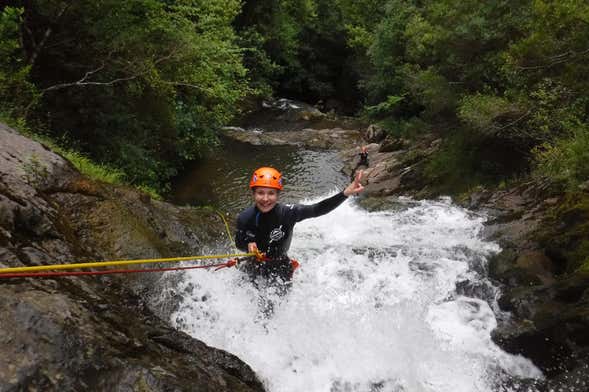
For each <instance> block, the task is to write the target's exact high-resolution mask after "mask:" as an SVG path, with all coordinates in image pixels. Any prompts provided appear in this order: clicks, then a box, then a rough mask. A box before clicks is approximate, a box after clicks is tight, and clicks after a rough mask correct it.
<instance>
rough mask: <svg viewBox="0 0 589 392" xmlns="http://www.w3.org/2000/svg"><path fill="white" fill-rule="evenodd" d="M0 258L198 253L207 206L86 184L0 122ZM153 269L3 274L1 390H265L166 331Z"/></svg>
mask: <svg viewBox="0 0 589 392" xmlns="http://www.w3.org/2000/svg"><path fill="white" fill-rule="evenodd" d="M0 141H1V143H0V266H1V267H16V266H23V265H38V264H58V263H69V262H78V261H84V260H110V259H132V258H147V257H170V256H173V255H188V254H203V253H206V252H207V248H206V246H205V244H215V242H216V241H222V242H225V241H227V239H226V238H224V237H223V235H220V234H219V233H223V226H222V222H221V221H220V219H219V217H218V216H216V215H215V214H214V213H212V212H207V211H199V210H196V209H191V208H180V207H175V206H172V205H169V204H167V203H163V202H159V201H155V200H150V199H149V198H148V197H146V196H144V195H140V194H138V193H137V192H135V191H133V190H130V189H125V188H123V187H112V186H107V185H103V184H98V183H94V182H92V181H89V180H88V179H86V178H84V177H83V176H81V175H80V174H79V173H78V172H77V171H76V170H75V169H74V168H73V167H72V166H71V165H70V164H69V163H68V162H67V161H66V160H64V159H63V158H61V157H60V156H58V155H56V154H54V153H52V152H51V151H49V150H47V149H45V148H44V147H43V146H42V145H40V144H39V143H36V142H33V141H31V140H29V139H27V138H24V137H22V136H20V135H19V134H18V133H16V132H15V131H14V130H12V129H10V128H8V127H5V126H4V125H1V124H0ZM158 278H159V276H157V275H155V274H141V275H140V276H139V275H137V274H135V275H109V276H100V277H59V278H36V279H31V278H17V279H1V278H0V297H1V298H3V301H2V302H1V303H0V315H1V317H0V330H1V331H2V334H1V336H0V391H23V390H38V391H78V390H92V391H127V390H128V391H137V390H149V391H195V390H198V391H262V390H264V388H263V386H262V384H261V382H260V381H259V380H258V379H257V377H256V375H255V374H254V373H253V371H252V370H251V369H250V368H249V366H247V365H246V364H245V363H243V362H241V361H240V360H239V359H238V358H236V357H235V356H233V355H231V354H228V353H226V352H224V351H221V350H217V349H214V348H211V347H208V346H206V345H205V344H204V343H202V342H199V341H198V340H195V339H193V338H191V337H190V336H188V335H186V334H184V333H182V332H178V331H175V330H173V329H171V328H170V327H169V326H168V324H167V322H166V321H164V320H165V319H166V316H167V314H169V311H170V309H166V308H165V307H156V306H155V305H153V304H154V302H153V301H151V299H150V296H151V295H157V294H158V291H157V286H156V285H155V283H157V279H158Z"/></svg>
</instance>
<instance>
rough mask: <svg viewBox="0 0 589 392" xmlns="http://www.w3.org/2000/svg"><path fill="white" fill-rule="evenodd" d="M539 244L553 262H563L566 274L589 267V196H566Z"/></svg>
mask: <svg viewBox="0 0 589 392" xmlns="http://www.w3.org/2000/svg"><path fill="white" fill-rule="evenodd" d="M543 226H544V228H543V229H542V230H541V232H540V233H539V237H540V238H539V240H540V243H541V244H542V245H543V246H544V247H545V248H546V250H547V253H548V254H549V256H550V257H551V258H552V259H555V260H559V259H560V260H561V261H562V262H563V264H564V265H563V272H566V273H572V272H574V271H576V270H578V269H579V268H589V264H588V261H589V195H588V194H586V193H574V194H568V195H566V196H565V197H564V198H563V200H562V202H561V203H560V205H558V206H556V207H555V208H554V209H553V210H552V211H551V212H550V213H549V216H548V218H547V219H546V221H545V222H544V224H543Z"/></svg>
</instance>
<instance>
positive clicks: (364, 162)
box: [358, 152, 368, 167]
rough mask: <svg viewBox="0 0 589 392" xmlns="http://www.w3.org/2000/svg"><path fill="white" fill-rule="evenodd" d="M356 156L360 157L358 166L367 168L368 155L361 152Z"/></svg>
mask: <svg viewBox="0 0 589 392" xmlns="http://www.w3.org/2000/svg"><path fill="white" fill-rule="evenodd" d="M358 155H360V162H358V166H360V165H364V166H366V167H368V153H367V152H361V153H360V154H358Z"/></svg>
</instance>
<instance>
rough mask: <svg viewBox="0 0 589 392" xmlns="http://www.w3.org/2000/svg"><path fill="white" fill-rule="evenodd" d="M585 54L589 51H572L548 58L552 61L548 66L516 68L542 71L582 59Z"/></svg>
mask: <svg viewBox="0 0 589 392" xmlns="http://www.w3.org/2000/svg"><path fill="white" fill-rule="evenodd" d="M586 54H589V49H586V50H583V51H582V52H573V51H572V50H570V51H568V52H565V53H561V54H558V55H554V56H551V57H549V59H550V60H554V61H552V62H551V63H550V64H544V65H534V66H531V67H522V66H520V67H518V68H519V69H523V70H537V69H544V68H552V67H554V66H555V65H558V64H562V63H566V62H568V61H571V60H574V59H575V58H578V57H583V56H585V55H586Z"/></svg>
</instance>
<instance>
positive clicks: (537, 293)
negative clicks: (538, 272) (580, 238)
mask: <svg viewBox="0 0 589 392" xmlns="http://www.w3.org/2000/svg"><path fill="white" fill-rule="evenodd" d="M499 304H500V306H501V307H502V308H503V309H505V310H509V311H511V312H512V313H513V314H514V316H515V317H514V318H513V319H512V320H510V321H509V322H508V323H506V324H502V325H500V326H499V328H497V330H495V331H494V332H493V339H494V340H495V341H496V342H497V343H498V344H499V345H501V347H503V348H504V349H506V350H507V351H509V352H512V353H518V354H522V355H526V356H527V357H529V358H531V359H532V361H534V363H535V364H536V365H537V366H539V367H540V368H541V369H542V370H543V371H545V372H546V373H548V374H549V375H551V376H555V375H559V374H561V373H563V372H568V371H571V369H574V368H575V367H576V366H579V358H582V357H583V355H584V353H588V352H589V337H588V336H587V334H586V331H587V330H589V329H588V328H589V272H587V273H585V272H579V273H577V274H575V275H573V276H571V277H567V278H566V279H561V280H558V281H557V282H555V283H553V284H548V285H537V286H533V287H529V288H526V287H517V288H514V289H511V290H508V291H507V292H505V293H504V294H503V296H502V297H501V298H500V300H499Z"/></svg>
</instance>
